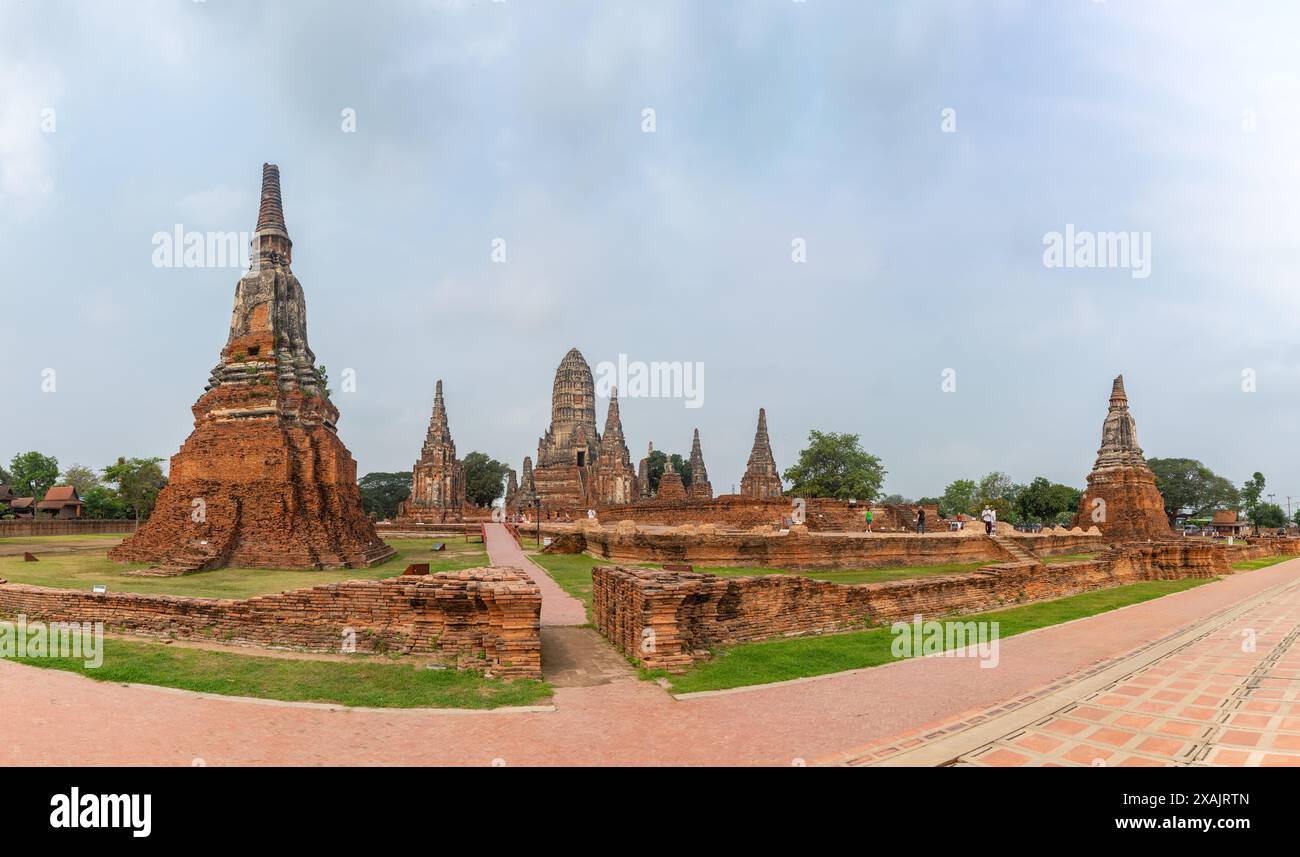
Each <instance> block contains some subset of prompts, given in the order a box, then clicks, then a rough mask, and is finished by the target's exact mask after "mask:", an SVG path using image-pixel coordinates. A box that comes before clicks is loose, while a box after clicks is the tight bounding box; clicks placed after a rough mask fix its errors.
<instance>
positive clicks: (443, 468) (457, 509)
mask: <svg viewBox="0 0 1300 857" xmlns="http://www.w3.org/2000/svg"><path fill="white" fill-rule="evenodd" d="M468 502H469V501H468V500H466V498H465V468H464V466H463V465H462V464H461V461H460V459H458V458H457V457H456V442H455V441H453V440H452V439H451V428H450V426H449V425H448V423H447V404H446V402H445V401H443V398H442V381H441V380H440V381H438V383H437V384H436V385H435V386H434V393H433V413H432V414H431V415H430V416H429V429H428V431H427V432H425V436H424V446H422V447H421V448H420V458H419V460H418V461H416V462H415V465H414V466H413V467H412V468H411V496H410V497H409V498H407V499H406V500H403V501H402V503H401V504H400V505H399V506H398V509H397V521H398V523H418V522H422V523H443V522H445V521H447V520H449V519H451V520H454V519H456V518H459V517H460V516H461V514H462V512H463V509H464V508H465V506H467V505H468Z"/></svg>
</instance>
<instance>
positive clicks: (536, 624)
mask: <svg viewBox="0 0 1300 857" xmlns="http://www.w3.org/2000/svg"><path fill="white" fill-rule="evenodd" d="M541 609H542V600H541V593H540V592H539V590H538V588H537V586H536V584H534V583H533V582H532V581H531V580H529V579H528V578H527V577H526V576H524V575H522V574H520V573H518V572H515V571H512V570H509V569H500V568H472V569H465V570H462V571H449V572H443V573H441V574H436V575H430V576H428V577H410V576H403V577H393V578H388V579H384V580H349V581H344V582H341V583H330V584H326V585H323V586H316V587H312V588H310V589H297V590H293V591H291V592H283V593H279V594H276V595H262V596H258V597H256V598H249V599H245V600H233V599H220V598H182V597H178V596H172V595H139V594H134V593H127V592H110V593H106V594H104V595H96V594H94V593H90V592H79V591H75V590H67V589H47V588H44V587H39V586H27V585H24V584H15V583H3V584H0V615H8V616H16V615H19V614H22V615H25V616H26V617H27V618H28V619H29V620H40V621H54V622H57V621H62V622H103V623H104V626H105V628H107V629H108V630H112V631H121V632H128V633H138V634H146V635H154V636H170V637H176V638H199V639H210V640H213V641H216V642H228V643H236V644H245V645H254V646H281V647H288V648H296V649H305V650H309V651H319V652H339V651H341V650H342V646H343V642H344V631H345V629H348V628H351V629H352V630H353V631H355V642H356V651H358V652H370V653H379V652H401V653H409V654H431V655H434V656H435V657H436V658H438V659H439V660H440V661H442V662H444V663H447V664H454V665H455V666H456V667H458V668H461V669H468V668H477V669H486V670H489V671H491V672H492V674H493V675H498V676H512V677H517V678H540V677H541V637H540V632H539V628H540V620H541Z"/></svg>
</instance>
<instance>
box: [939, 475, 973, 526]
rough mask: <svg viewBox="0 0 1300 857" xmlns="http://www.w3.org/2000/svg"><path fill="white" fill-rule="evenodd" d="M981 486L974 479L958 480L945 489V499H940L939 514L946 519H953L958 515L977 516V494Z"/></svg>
mask: <svg viewBox="0 0 1300 857" xmlns="http://www.w3.org/2000/svg"><path fill="white" fill-rule="evenodd" d="M978 490H979V486H978V485H976V484H975V481H974V480H973V479H957V480H954V481H953V482H951V483H949V485H948V487H947V488H945V489H943V497H942V498H940V500H941V502H940V503H939V513H940V514H942V515H944V516H945V517H952V516H954V515H957V514H965V515H973V514H975V501H976V496H975V495H976V492H977V491H978Z"/></svg>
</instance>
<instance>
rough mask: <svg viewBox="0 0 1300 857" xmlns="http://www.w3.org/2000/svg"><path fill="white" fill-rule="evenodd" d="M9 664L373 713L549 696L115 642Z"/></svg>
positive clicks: (532, 684)
mask: <svg viewBox="0 0 1300 857" xmlns="http://www.w3.org/2000/svg"><path fill="white" fill-rule="evenodd" d="M15 660H17V661H18V663H24V664H30V665H31V666H37V667H47V668H50V669H58V670H64V671H66V672H75V673H79V674H81V675H84V676H87V677H89V678H92V679H96V680H98V681H112V682H132V683H135V684H151V685H160V686H162V687H174V688H180V689H182V690H192V691H200V692H203V693H219V694H224V695H227V696H253V697H258V698H261V699H279V700H287V701H295V702H297V701H301V702H329V703H336V704H339V705H350V706H364V707H374V708H497V707H499V706H503V705H536V704H538V703H541V702H544V701H545V700H547V699H548V698H549V697H550V695H551V687H550V685H548V684H547V683H545V682H542V681H533V680H530V679H514V680H507V679H498V678H484V677H483V676H482V674H480V673H477V672H469V671H465V672H462V671H457V670H451V669H448V670H429V669H424V668H423V665H422V664H420V665H416V664H412V663H409V662H403V663H383V662H376V661H374V660H365V661H363V660H355V661H351V660H348V661H339V660H328V661H318V660H301V659H293V658H268V657H258V656H254V655H242V654H235V653H232V652H220V651H209V650H206V649H190V648H181V647H178V646H174V645H173V646H165V645H162V644H160V643H137V642H133V641H127V640H117V639H105V640H104V660H103V664H102V665H101V666H99V667H98V668H97V669H87V668H86V666H85V664H84V662H83V661H82V660H78V659H72V658H16V659H15Z"/></svg>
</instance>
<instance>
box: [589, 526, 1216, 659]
mask: <svg viewBox="0 0 1300 857" xmlns="http://www.w3.org/2000/svg"><path fill="white" fill-rule="evenodd" d="M1227 572H1228V567H1227V561H1226V556H1225V554H1224V552H1223V550H1222V549H1216V548H1214V547H1213V546H1208V545H1181V544H1178V543H1172V544H1170V543H1164V544H1151V545H1143V546H1137V547H1128V548H1123V549H1117V550H1114V551H1111V552H1109V554H1108V555H1107V556H1105V557H1103V558H1100V559H1099V560H1097V561H1090V562H1078V563H1061V564H1057V565H1041V564H1039V563H1036V562H1019V563H1006V564H1003V565H1000V566H997V567H994V568H990V569H986V570H981V571H979V572H976V573H974V574H963V575H954V576H951V577H939V578H933V577H931V578H917V579H913V580H898V581H891V582H888V583H873V584H863V585H857V586H847V585H844V584H838V583H830V582H827V581H821V580H811V579H809V578H806V577H802V576H798V575H788V574H773V575H767V576H764V577H718V576H715V575H708V574H691V573H673V572H665V571H655V570H649V569H639V568H626V567H622V566H597V567H596V568H594V569H593V571H592V580H593V597H592V615H593V617H594V619H595V624H596V627H597V628H598V629H599V630H600V632H601V633H602V634H604V635H605V636H606V637H607V638H608V639H609V640H611V641H612V642H613V643H614V644H615V645H616V646H618V647H619V648H620V649H622V650H623V652H624V653H625V654H627V655H629V656H631V657H634V658H638V659H639V660H640V661H641V663H642V665H643V666H645V667H648V668H651V669H670V670H677V669H683V668H685V667H686V666H688V665H690V664H691V663H692V662H693V661H694V660H695V659H696V657H698V656H701V655H702V654H703V652H704V651H705V650H706V649H707V648H708V647H710V646H715V645H720V644H730V643H737V642H743V641H749V640H763V639H768V638H771V637H786V636H797V635H805V634H819V633H827V632H831V631H838V630H844V629H846V628H849V627H853V626H859V627H861V626H864V625H865V624H866V623H868V622H870V623H873V624H880V623H883V622H893V621H898V620H904V619H909V618H911V617H912V616H914V615H916V614H918V613H919V614H921V615H923V616H926V617H935V616H943V615H950V614H960V613H972V612H978V611H984V610H990V609H996V608H998V607H1002V606H1005V605H1008V604H1017V603H1025V602H1031V601H1040V600H1045V599H1052V598H1060V597H1063V596H1067V595H1074V594H1076V593H1079V592H1086V591H1088V590H1092V589H1101V588H1105V587H1110V586H1117V585H1120V584H1124V583H1134V582H1137V581H1142V580H1157V579H1174V578H1183V577H1213V576H1215V575H1217V574H1224V573H1227Z"/></svg>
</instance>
